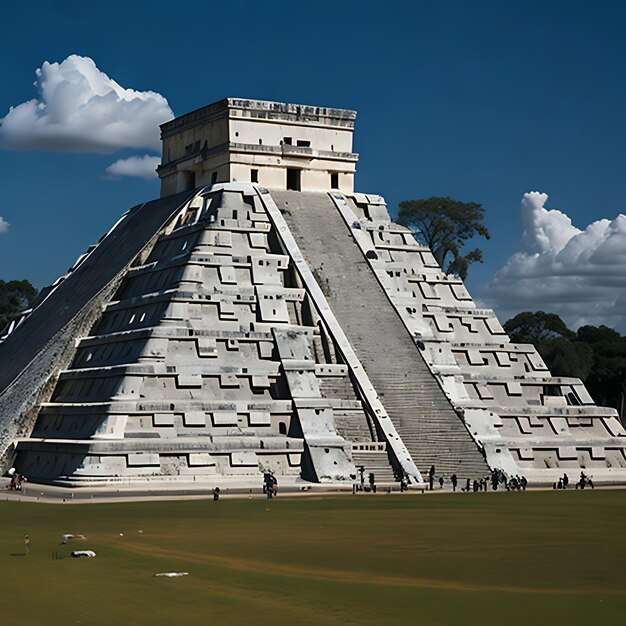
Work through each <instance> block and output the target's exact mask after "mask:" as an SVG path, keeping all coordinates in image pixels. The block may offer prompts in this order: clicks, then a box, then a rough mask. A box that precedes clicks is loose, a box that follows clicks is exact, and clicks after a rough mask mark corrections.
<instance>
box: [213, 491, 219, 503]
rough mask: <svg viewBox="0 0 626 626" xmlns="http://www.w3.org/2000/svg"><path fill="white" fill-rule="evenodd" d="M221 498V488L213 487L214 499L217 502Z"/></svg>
mask: <svg viewBox="0 0 626 626" xmlns="http://www.w3.org/2000/svg"><path fill="white" fill-rule="evenodd" d="M219 499H220V488H219V487H215V489H213V501H214V502H217V501H218V500H219Z"/></svg>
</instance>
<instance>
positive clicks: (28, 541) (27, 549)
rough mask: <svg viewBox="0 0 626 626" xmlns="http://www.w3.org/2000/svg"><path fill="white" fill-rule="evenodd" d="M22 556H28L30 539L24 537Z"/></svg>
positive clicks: (26, 536)
mask: <svg viewBox="0 0 626 626" xmlns="http://www.w3.org/2000/svg"><path fill="white" fill-rule="evenodd" d="M24 556H30V538H29V537H28V535H24Z"/></svg>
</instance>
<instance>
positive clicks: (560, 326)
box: [504, 311, 576, 348]
mask: <svg viewBox="0 0 626 626" xmlns="http://www.w3.org/2000/svg"><path fill="white" fill-rule="evenodd" d="M504 330H505V331H506V332H507V334H508V335H509V337H510V338H511V340H512V341H515V342H516V343H532V344H533V345H534V346H535V347H536V348H538V347H539V344H541V343H542V342H544V341H545V340H546V339H557V338H563V339H573V338H574V337H575V336H576V333H574V332H573V331H571V330H570V329H569V328H568V327H567V325H566V324H565V322H564V321H563V320H562V319H561V318H560V317H559V316H558V315H557V314H556V313H546V312H545V311H535V312H534V313H533V312H530V311H524V312H523V313H518V314H517V315H516V316H515V317H512V318H511V319H510V320H508V321H507V322H505V323H504Z"/></svg>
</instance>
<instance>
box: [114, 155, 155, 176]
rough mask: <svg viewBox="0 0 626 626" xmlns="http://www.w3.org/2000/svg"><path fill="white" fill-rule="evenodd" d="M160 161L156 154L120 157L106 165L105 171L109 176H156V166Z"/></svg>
mask: <svg viewBox="0 0 626 626" xmlns="http://www.w3.org/2000/svg"><path fill="white" fill-rule="evenodd" d="M160 162H161V159H160V158H159V157H157V156H150V155H149V154H144V155H143V156H132V157H130V158H128V159H120V160H119V161H115V163H112V164H111V165H109V167H107V169H106V173H107V174H109V175H111V176H115V177H117V176H137V177H139V178H157V173H156V171H155V170H156V167H157V165H158V164H159V163H160Z"/></svg>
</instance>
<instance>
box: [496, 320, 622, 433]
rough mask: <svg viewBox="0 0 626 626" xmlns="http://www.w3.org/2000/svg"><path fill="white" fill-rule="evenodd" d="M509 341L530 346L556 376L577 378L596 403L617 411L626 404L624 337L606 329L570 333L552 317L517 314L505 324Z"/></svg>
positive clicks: (594, 327) (599, 328) (582, 328)
mask: <svg viewBox="0 0 626 626" xmlns="http://www.w3.org/2000/svg"><path fill="white" fill-rule="evenodd" d="M504 330H506V332H507V333H508V334H509V336H510V337H511V340H512V341H515V342H517V343H532V344H533V345H534V346H535V347H536V348H537V350H538V352H539V354H540V355H541V357H542V358H543V360H544V361H545V362H546V365H547V366H548V367H549V368H550V371H551V372H552V374H554V375H555V376H573V377H575V378H580V379H581V380H582V381H583V382H584V383H585V385H586V387H587V389H588V390H589V393H590V394H591V396H592V398H593V399H594V400H595V402H596V403H597V404H599V405H601V406H609V407H613V408H614V409H617V411H618V412H619V414H620V416H621V418H622V422H624V417H626V416H625V408H626V407H625V406H624V405H625V404H626V399H625V395H626V337H624V336H622V335H620V333H619V332H617V331H616V330H614V329H613V328H609V327H608V326H581V327H580V328H579V329H578V330H577V331H576V332H574V331H573V330H570V329H569V328H568V327H567V325H566V324H565V322H563V320H562V319H561V318H560V317H559V316H558V315H556V314H555V313H544V312H543V311H537V312H535V313H530V312H525V313H519V314H518V315H516V316H515V317H513V318H511V319H510V320H509V321H508V322H506V323H505V324H504Z"/></svg>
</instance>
